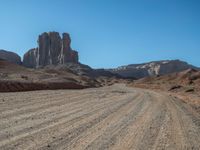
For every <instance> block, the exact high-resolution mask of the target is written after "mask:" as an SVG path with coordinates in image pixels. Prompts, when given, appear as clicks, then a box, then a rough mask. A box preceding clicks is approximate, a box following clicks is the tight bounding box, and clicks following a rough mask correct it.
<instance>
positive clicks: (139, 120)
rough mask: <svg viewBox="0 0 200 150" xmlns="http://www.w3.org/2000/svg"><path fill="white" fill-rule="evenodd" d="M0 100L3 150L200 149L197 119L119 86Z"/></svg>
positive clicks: (182, 108)
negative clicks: (0, 101)
mask: <svg viewBox="0 0 200 150" xmlns="http://www.w3.org/2000/svg"><path fill="white" fill-rule="evenodd" d="M1 99H5V101H4V102H3V103H1V104H0V149H2V150H12V149H13V150H16V149H19V150H21V149H30V150H32V149H37V150H38V149H41V150H43V149H47V150H49V149H52V150H54V149H69V150H71V149H75V150H78V149H80V150H81V149H88V150H89V149H100V150H105V149H113V150H116V149H119V150H128V149H136V150H145V149H158V150H160V149H176V150H186V149H195V150H197V149H200V136H199V135H200V115H199V114H198V113H197V112H196V111H195V110H194V109H192V108H191V107H190V106H188V105H187V104H185V103H183V102H182V101H181V100H179V99H177V98H174V97H172V96H168V95H167V94H166V93H157V92H153V91H150V90H143V89H134V88H128V87H125V86H124V85H121V84H118V85H114V86H110V87H103V88H96V89H92V88H91V89H85V90H56V91H33V92H22V93H10V95H9V94H8V93H2V94H1V95H0V100H1ZM12 102H13V103H12ZM15 102H16V103H15Z"/></svg>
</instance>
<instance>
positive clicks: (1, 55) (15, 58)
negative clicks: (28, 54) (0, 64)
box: [0, 50, 21, 65]
mask: <svg viewBox="0 0 200 150" xmlns="http://www.w3.org/2000/svg"><path fill="white" fill-rule="evenodd" d="M0 60H5V61H8V62H11V63H15V64H18V65H20V64H21V58H20V56H19V55H17V54H16V53H13V52H10V51H6V50H0Z"/></svg>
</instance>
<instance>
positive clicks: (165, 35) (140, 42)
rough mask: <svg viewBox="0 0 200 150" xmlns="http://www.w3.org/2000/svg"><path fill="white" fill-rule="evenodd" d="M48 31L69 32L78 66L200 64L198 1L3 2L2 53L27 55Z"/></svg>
mask: <svg viewBox="0 0 200 150" xmlns="http://www.w3.org/2000/svg"><path fill="white" fill-rule="evenodd" d="M45 31H47V32H48V31H58V32H60V33H62V32H68V33H70V35H71V38H72V48H73V49H75V50H77V51H78V52H79V57H80V62H82V63H84V64H88V65H90V66H92V67H94V68H103V67H104V68H110V67H116V66H120V65H125V64H132V63H142V62H148V61H152V60H163V59H181V60H184V61H187V62H189V63H191V64H193V65H196V66H200V0H0V49H6V50H10V51H14V52H16V53H18V54H19V55H20V56H23V54H24V53H25V52H26V51H27V50H29V49H31V48H34V47H37V37H38V35H39V34H41V33H42V32H45Z"/></svg>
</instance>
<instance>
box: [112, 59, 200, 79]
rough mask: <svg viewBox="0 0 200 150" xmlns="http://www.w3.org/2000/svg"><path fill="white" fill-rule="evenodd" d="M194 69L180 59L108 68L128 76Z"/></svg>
mask: <svg viewBox="0 0 200 150" xmlns="http://www.w3.org/2000/svg"><path fill="white" fill-rule="evenodd" d="M192 68H194V69H196V67H194V66H192V65H190V64H188V63H186V62H184V61H180V60H163V61H154V62H149V63H144V64H132V65H127V66H121V67H118V68H115V69H110V70H109V71H111V72H112V73H116V74H119V75H121V76H122V77H128V78H135V79H139V78H144V77H149V76H159V75H165V74H170V73H175V72H181V71H184V70H187V69H192Z"/></svg>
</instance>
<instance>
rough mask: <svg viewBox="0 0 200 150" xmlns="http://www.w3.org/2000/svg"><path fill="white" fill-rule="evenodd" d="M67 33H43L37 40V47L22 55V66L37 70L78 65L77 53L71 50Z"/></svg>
mask: <svg viewBox="0 0 200 150" xmlns="http://www.w3.org/2000/svg"><path fill="white" fill-rule="evenodd" d="M70 44H71V38H70V36H69V34H68V33H63V34H62V37H61V36H60V35H59V33H58V32H48V33H47V32H44V33H42V34H41V35H40V36H39V38H38V47H37V48H33V49H31V50H29V51H28V52H27V53H25V54H24V59H23V65H24V66H25V67H29V68H38V67H43V66H47V65H59V64H66V63H68V62H72V63H78V52H77V51H74V50H72V48H71V46H70Z"/></svg>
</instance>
